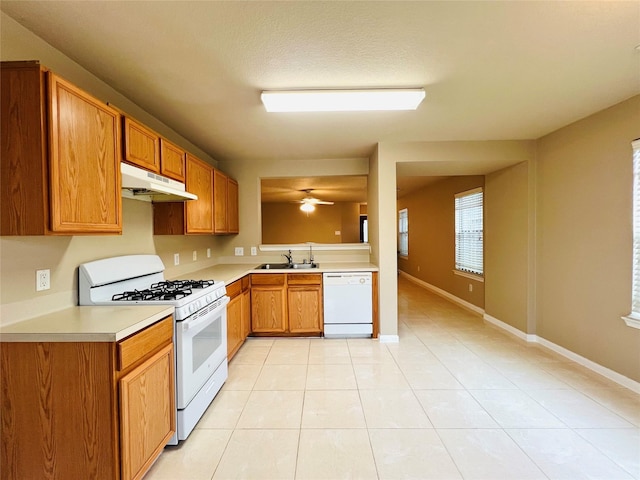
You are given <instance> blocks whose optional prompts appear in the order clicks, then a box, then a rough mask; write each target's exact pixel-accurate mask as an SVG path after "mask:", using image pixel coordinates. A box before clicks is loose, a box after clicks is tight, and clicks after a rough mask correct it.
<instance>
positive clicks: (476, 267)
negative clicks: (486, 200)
mask: <svg viewBox="0 0 640 480" xmlns="http://www.w3.org/2000/svg"><path fill="white" fill-rule="evenodd" d="M482 203H483V192H482V188H476V189H473V190H468V191H466V192H462V193H458V194H456V195H455V228H456V270H460V271H462V272H468V273H475V274H478V275H482V274H483V271H484V266H483V261H484V260H483V249H484V245H483V243H484V242H483V235H484V233H483V216H482Z"/></svg>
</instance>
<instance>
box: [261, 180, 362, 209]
mask: <svg viewBox="0 0 640 480" xmlns="http://www.w3.org/2000/svg"><path fill="white" fill-rule="evenodd" d="M260 183H261V185H260V186H261V191H262V201H263V202H295V201H299V200H302V199H303V198H304V197H306V196H307V193H306V192H305V190H311V192H309V195H310V196H312V197H314V198H317V199H318V200H325V201H330V202H360V203H366V201H367V177H365V176H358V175H353V176H334V177H289V178H263V179H262V180H261V182H260Z"/></svg>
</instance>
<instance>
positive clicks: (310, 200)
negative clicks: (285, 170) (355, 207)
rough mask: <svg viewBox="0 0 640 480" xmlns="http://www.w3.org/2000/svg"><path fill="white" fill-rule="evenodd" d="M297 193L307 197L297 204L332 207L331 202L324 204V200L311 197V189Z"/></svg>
mask: <svg viewBox="0 0 640 480" xmlns="http://www.w3.org/2000/svg"><path fill="white" fill-rule="evenodd" d="M299 191H300V192H304V193H306V194H307V196H306V197H304V198H303V199H302V200H300V201H299V202H298V203H310V204H311V205H333V202H326V201H324V200H319V199H317V198H315V197H312V196H311V192H312V191H313V188H307V189H305V190H299Z"/></svg>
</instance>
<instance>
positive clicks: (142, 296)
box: [111, 287, 193, 302]
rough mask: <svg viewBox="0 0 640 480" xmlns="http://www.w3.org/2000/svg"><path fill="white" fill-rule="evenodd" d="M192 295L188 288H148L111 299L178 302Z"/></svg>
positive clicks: (119, 294) (124, 293)
mask: <svg viewBox="0 0 640 480" xmlns="http://www.w3.org/2000/svg"><path fill="white" fill-rule="evenodd" d="M191 293H193V292H192V291H191V289H190V288H181V289H175V288H157V287H156V288H148V289H146V290H133V291H131V292H123V293H118V294H116V295H114V296H113V297H111V300H113V301H114V302H117V301H148V300H179V299H181V298H184V297H186V296H188V295H191Z"/></svg>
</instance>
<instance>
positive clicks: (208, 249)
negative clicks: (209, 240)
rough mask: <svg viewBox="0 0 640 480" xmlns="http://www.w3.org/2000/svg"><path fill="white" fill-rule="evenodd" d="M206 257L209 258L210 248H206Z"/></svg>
mask: <svg viewBox="0 0 640 480" xmlns="http://www.w3.org/2000/svg"><path fill="white" fill-rule="evenodd" d="M207 258H211V249H210V248H207Z"/></svg>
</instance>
